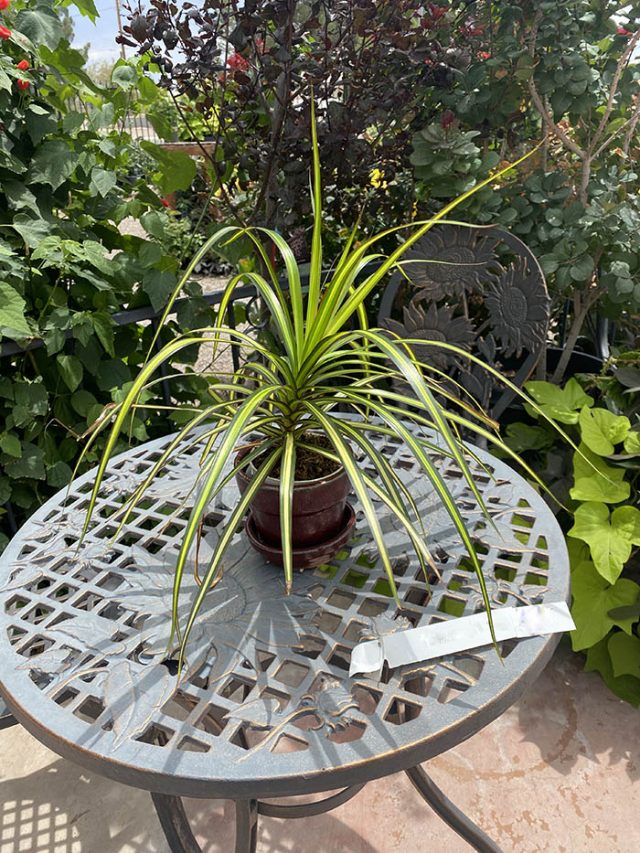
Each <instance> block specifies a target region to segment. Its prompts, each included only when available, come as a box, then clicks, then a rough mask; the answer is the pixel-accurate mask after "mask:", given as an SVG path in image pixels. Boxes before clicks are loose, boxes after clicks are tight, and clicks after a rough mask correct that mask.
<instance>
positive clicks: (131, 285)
mask: <svg viewBox="0 0 640 853" xmlns="http://www.w3.org/2000/svg"><path fill="white" fill-rule="evenodd" d="M57 8H58V5H57V4H53V7H52V4H51V3H37V2H36V3H33V2H21V0H15V2H14V3H12V5H11V7H10V9H9V10H6V11H5V12H4V13H3V19H2V20H3V25H4V26H6V27H7V28H8V29H10V30H11V37H10V38H8V39H6V40H4V41H2V42H1V43H0V115H2V117H3V121H4V125H3V129H2V133H1V134H0V335H1V340H2V344H1V346H2V348H3V352H4V353H5V355H4V357H2V358H1V359H0V365H1V377H2V378H1V379H0V425H1V426H0V524H1V525H2V528H1V531H0V547H3V546H4V544H6V538H7V535H8V534H9V532H10V528H11V525H10V524H9V519H8V517H7V511H6V510H7V506H8V505H9V504H11V506H12V508H13V512H14V515H15V518H14V519H13V522H14V523H17V524H20V523H21V521H22V520H24V519H25V518H26V517H27V516H28V515H29V513H30V512H32V511H33V510H34V509H35V508H36V507H37V506H38V505H39V504H40V503H41V502H42V501H43V500H44V499H46V498H47V497H48V496H49V495H50V494H52V493H53V492H54V491H55V490H57V489H59V488H60V487H62V486H64V485H65V484H66V483H67V482H68V481H69V478H70V477H71V474H72V470H73V467H74V464H75V462H76V460H77V458H78V455H79V451H80V446H81V437H82V436H83V435H85V434H86V433H87V432H88V431H90V430H91V427H92V424H93V423H94V421H95V420H96V418H97V417H98V416H99V414H100V413H101V412H102V409H103V407H104V406H105V404H108V403H109V402H112V401H117V400H118V399H120V397H121V395H122V393H123V390H124V389H126V387H127V383H128V382H129V381H130V380H131V379H132V377H133V376H134V375H135V373H136V371H137V368H138V365H139V364H140V363H141V362H142V360H143V359H144V356H145V354H146V351H147V349H148V346H149V342H150V339H151V328H150V327H148V326H147V327H143V326H129V327H122V326H116V325H114V323H113V320H112V315H113V313H114V312H117V311H121V310H123V309H126V308H136V307H140V306H144V305H151V306H153V308H155V309H160V308H161V307H162V306H163V305H164V304H165V301H166V298H167V296H168V295H169V294H170V293H171V292H172V290H173V289H174V287H175V283H176V280H177V278H176V273H177V270H178V265H179V264H178V259H177V258H176V257H174V256H172V255H171V254H168V253H167V251H166V249H165V246H166V245H167V225H168V223H169V221H170V219H171V217H172V216H173V214H171V213H170V212H169V213H168V212H167V211H165V209H164V207H163V206H162V204H161V199H160V195H159V194H158V192H157V191H156V190H154V189H153V188H152V187H150V186H149V185H148V180H147V179H146V178H138V179H136V180H134V182H133V184H132V183H131V182H130V181H129V180H128V179H127V175H128V173H129V169H130V165H131V161H132V152H133V151H134V147H135V146H134V143H133V142H132V140H131V139H130V138H129V136H128V135H127V134H126V133H124V132H123V129H122V128H123V126H124V119H125V117H126V115H127V113H128V111H129V110H130V109H131V108H132V107H131V105H132V101H133V99H132V93H133V91H134V88H135V87H136V85H137V83H138V81H139V80H140V78H141V75H140V73H139V70H138V66H137V64H136V63H124V62H122V61H120V62H119V63H117V64H116V67H115V69H114V72H113V76H112V83H113V88H110V89H107V90H102V89H100V88H99V87H97V86H96V85H95V84H94V83H93V82H92V81H91V80H90V79H89V77H88V76H87V75H86V73H85V71H84V57H83V55H82V54H81V53H80V52H78V51H76V50H74V49H73V48H72V47H71V46H70V45H69V44H68V42H66V41H65V40H64V38H63V37H62V27H61V25H60V22H59V20H58V17H57V15H56V9H57ZM78 8H79V9H80V11H81V12H83V13H86V12H87V10H89V12H90V13H92V10H93V4H92V3H91V2H86V0H85V2H83V3H79V4H78ZM25 62H26V63H28V66H29V67H28V69H26V70H25V68H24V64H25ZM18 63H22V68H19V67H18ZM19 80H24V81H25V83H21V84H20V86H18V81H19ZM26 83H28V85H26ZM71 96H74V97H73V100H71ZM153 97H154V91H153V84H152V83H151V81H146V82H145V84H144V85H143V86H142V89H141V90H140V92H138V94H137V99H136V101H137V102H139V103H141V106H140V108H142V106H143V103H142V102H143V101H144V99H145V98H147V100H149V99H152V98H153ZM73 104H77V105H78V106H77V107H74V106H73ZM143 145H144V147H145V149H146V152H147V154H148V155H149V156H151V157H152V158H154V163H155V164H156V168H160V169H166V157H165V156H164V152H162V151H161V150H160V149H158V146H151V145H149V144H147V143H143ZM192 169H193V170H195V167H194V166H193V163H192V161H191V160H190V159H189V158H184V159H182V158H181V157H180V156H179V155H178V156H177V157H176V158H175V168H173V169H171V170H169V174H168V175H165V174H163V175H162V176H161V180H160V181H159V184H160V185H161V189H162V191H163V192H165V191H167V190H168V191H171V190H173V189H179V188H184V187H186V186H188V184H189V182H190V181H191V179H192V177H193V171H192ZM126 217H134V218H141V221H142V223H143V225H144V227H145V229H146V231H147V238H141V237H135V236H130V235H124V234H122V233H121V232H120V231H119V229H118V225H119V224H120V223H121V222H122V220H123V219H125V218H126ZM168 230H169V231H171V227H169V229H168ZM171 239H173V238H171ZM190 288H191V293H192V297H193V298H192V303H191V304H190V312H191V315H192V316H193V314H194V312H196V313H197V312H198V311H200V312H205V310H206V305H205V303H204V301H203V300H202V299H201V297H200V295H199V288H197V286H196V285H190ZM209 317H210V312H209ZM190 319H192V317H191V318H190ZM174 328H175V325H174ZM168 334H171V330H169V332H168ZM14 342H17V344H18V346H16V345H15V343H14ZM37 343H42V344H43V345H42V346H39V347H38V348H29V347H30V346H32V345H33V344H37ZM21 346H22V347H24V346H26V347H27V350H26V351H25V350H24V349H20V347H21ZM7 352H8V353H9V354H8V355H7V354H6V353H7ZM200 385H202V382H200V383H198V382H196V381H195V380H193V379H191V378H189V377H184V378H180V379H179V381H178V380H176V382H175V383H174V386H173V392H174V393H175V394H176V395H177V396H178V397H182V399H185V398H187V399H189V398H190V396H193V395H195V394H197V393H199V387H200ZM157 399H158V398H151V399H150V400H148V404H149V405H151V406H153V404H154V402H157ZM166 428H167V426H166V423H165V421H164V418H163V416H162V415H161V414H159V413H158V411H156V410H155V409H153V408H152V409H150V410H143V411H142V413H138V414H136V416H135V417H134V419H133V422H132V424H131V430H132V434H133V437H134V438H135V439H136V440H143V439H146V438H148V437H149V436H151V435H153V434H155V433H157V432H158V431H159V430H160V429H162V430H166ZM96 450H97V449H96ZM95 458H96V454H95V453H92V454H90V456H89V457H88V458H87V460H86V464H87V465H91V464H92V463H93V462H94V460H95Z"/></svg>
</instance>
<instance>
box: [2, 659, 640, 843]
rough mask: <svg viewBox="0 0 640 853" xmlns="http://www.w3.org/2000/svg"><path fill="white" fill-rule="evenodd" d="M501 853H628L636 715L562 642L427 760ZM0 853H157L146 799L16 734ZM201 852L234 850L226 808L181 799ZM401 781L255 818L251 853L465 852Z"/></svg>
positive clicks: (638, 795)
mask: <svg viewBox="0 0 640 853" xmlns="http://www.w3.org/2000/svg"><path fill="white" fill-rule="evenodd" d="M429 768H430V772H431V773H432V775H433V777H434V779H435V781H436V782H437V783H438V784H439V785H440V786H441V787H442V788H443V789H444V791H445V792H446V793H447V794H449V795H450V796H451V797H452V799H454V800H455V801H456V802H457V804H458V805H459V806H461V807H462V808H463V809H464V810H465V811H466V812H467V813H468V814H469V815H470V816H471V817H473V818H474V819H475V820H477V821H478V823H480V825H481V826H482V827H483V828H484V829H485V830H486V831H487V832H488V833H489V834H490V835H491V836H492V837H493V838H494V839H495V840H496V841H497V842H498V844H500V845H501V847H502V848H503V850H504V851H505V853H511V851H514V853H515V851H517V853H533V852H534V851H552V853H564V852H565V851H566V852H567V853H578V851H589V852H590V853H591V851H593V853H632V851H633V853H636V851H638V850H640V821H639V820H638V815H639V814H640V713H639V712H638V710H636V709H633V708H632V707H630V706H629V705H626V704H624V703H623V702H620V701H619V700H617V699H616V698H615V697H614V696H612V695H611V694H610V693H608V691H607V690H606V688H605V687H604V685H603V684H602V683H601V681H600V679H599V677H598V676H597V675H595V674H590V673H583V672H581V671H580V668H579V663H578V661H577V659H576V658H575V657H574V656H572V655H571V654H570V652H569V651H568V649H567V648H566V647H565V646H563V647H561V648H560V650H559V651H558V653H557V654H556V656H555V658H554V660H553V661H552V662H551V664H550V665H549V666H548V668H547V670H546V672H545V673H544V674H543V676H542V677H541V678H540V679H539V681H538V682H537V683H536V684H535V685H534V686H533V687H532V688H531V689H530V690H529V692H528V693H527V694H526V695H525V696H524V697H523V698H522V699H521V700H520V701H519V702H518V703H517V704H516V705H515V706H514V707H513V708H511V709H510V710H509V711H508V712H507V713H506V714H505V715H503V717H501V718H500V719H499V720H497V721H495V722H494V723H493V724H492V725H491V726H489V727H488V728H486V729H485V730H484V731H482V732H481V733H479V734H477V735H475V736H474V737H472V738H471V739H470V740H468V741H467V742H466V743H464V744H461V745H460V746H459V747H458V748H457V749H455V750H453V751H451V752H449V753H447V754H446V755H444V756H441V757H439V758H437V759H435V760H434V761H432V762H431V763H430V765H429ZM0 808H1V809H2V814H1V817H0V853H18V851H20V853H23V851H33V853H36V851H37V853H167V851H168V847H167V844H166V842H165V841H164V838H163V835H162V831H161V829H160V825H159V823H158V821H157V819H156V816H155V813H154V811H153V807H152V805H151V801H150V799H149V797H148V795H147V794H146V793H145V792H143V791H137V790H133V789H131V788H127V787H124V786H121V785H118V784H117V783H115V782H111V781H109V780H107V779H103V778H102V777H100V776H97V775H93V774H89V773H86V772H84V771H83V770H82V769H81V768H79V767H77V766H75V765H74V764H71V763H70V762H67V761H64V760H63V759H61V758H58V757H57V756H56V755H54V754H53V753H51V752H49V751H48V750H47V749H45V748H44V747H43V746H41V745H40V744H39V743H38V742H37V741H35V740H34V739H33V738H32V737H31V736H30V735H28V734H27V732H26V731H25V730H24V729H22V728H21V727H16V728H13V729H8V730H6V731H3V732H0ZM188 811H189V814H190V816H191V819H192V823H193V826H194V827H195V829H196V832H197V834H198V836H199V838H200V842H201V844H202V847H203V850H204V851H205V853H229V851H232V850H233V805H232V804H231V803H229V802H224V801H219V802H216V803H204V802H203V801H199V800H192V801H189V802H188ZM469 849H470V848H469V847H467V845H466V844H465V843H464V842H463V841H462V840H461V839H459V838H458V836H456V835H455V834H454V833H453V832H451V831H450V830H449V829H448V828H447V827H446V826H445V825H444V824H443V823H442V822H441V821H440V820H439V819H438V818H437V817H436V816H435V815H434V814H433V813H432V812H430V810H429V809H428V808H427V806H426V805H425V804H423V803H422V801H421V799H420V798H419V797H418V795H417V794H416V793H415V792H414V790H413V789H412V787H411V785H410V784H409V781H408V780H407V778H406V777H405V776H404V774H397V775H395V776H391V777H389V778H387V779H383V780H378V781H376V782H372V783H370V784H369V785H368V786H367V787H366V788H365V789H364V790H363V791H362V792H360V794H358V795H357V796H356V797H355V799H353V800H351V801H350V802H349V803H346V804H345V805H344V806H341V807H340V808H338V809H336V810H335V811H333V812H331V813H329V814H326V815H321V816H319V817H315V818H308V819H306V820H301V821H288V822H284V821H280V820H274V819H266V818H263V819H262V820H261V829H260V836H259V844H258V850H259V853H289V851H300V853H330V851H331V853H400V851H403V853H413V851H425V852H426V851H435V853H439V851H446V853H465V851H467V850H469Z"/></svg>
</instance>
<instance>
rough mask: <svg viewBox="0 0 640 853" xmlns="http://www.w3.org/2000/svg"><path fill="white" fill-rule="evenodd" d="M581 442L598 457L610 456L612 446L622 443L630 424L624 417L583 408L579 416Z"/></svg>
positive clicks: (612, 450)
mask: <svg viewBox="0 0 640 853" xmlns="http://www.w3.org/2000/svg"><path fill="white" fill-rule="evenodd" d="M578 422H579V424H580V432H581V435H582V440H583V441H584V443H585V444H586V445H587V447H588V448H589V450H592V451H593V452H594V453H597V454H599V455H600V456H611V455H612V453H613V452H614V450H615V447H614V445H616V444H620V442H621V441H624V439H625V437H626V435H627V433H628V432H629V429H630V428H631V423H630V422H629V418H625V417H624V415H614V414H613V413H612V412H610V411H609V410H608V409H600V408H595V409H590V408H588V407H587V406H584V407H583V408H582V409H581V410H580V416H579V421H578Z"/></svg>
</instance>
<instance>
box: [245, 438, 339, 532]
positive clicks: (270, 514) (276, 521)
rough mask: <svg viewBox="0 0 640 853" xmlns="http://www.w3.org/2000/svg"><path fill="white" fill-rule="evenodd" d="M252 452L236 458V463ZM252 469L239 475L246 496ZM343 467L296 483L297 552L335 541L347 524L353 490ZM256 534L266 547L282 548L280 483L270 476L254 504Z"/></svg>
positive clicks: (294, 488)
mask: <svg viewBox="0 0 640 853" xmlns="http://www.w3.org/2000/svg"><path fill="white" fill-rule="evenodd" d="M247 452H248V450H244V451H241V452H240V453H238V455H237V456H236V463H237V462H238V461H239V460H240V459H242V456H243V455H244V454H245V453H247ZM251 473H252V472H251V470H250V468H249V469H247V468H243V469H242V470H241V471H238V472H237V473H236V482H237V483H238V488H239V489H240V492H241V493H242V494H244V492H245V490H246V488H247V486H248V485H249V483H250V482H251ZM350 488H351V486H350V483H349V478H348V477H347V474H346V472H345V470H344V469H343V468H340V469H338V470H337V471H335V472H334V473H333V474H329V476H327V477H320V478H318V479H317V480H296V481H295V482H294V484H293V518H292V535H291V540H292V542H291V544H292V546H293V548H294V549H301V548H307V547H311V546H315V545H320V544H322V543H324V542H326V541H328V540H330V539H334V538H335V537H336V535H337V534H338V533H339V532H340V531H341V529H342V528H343V527H344V524H345V508H346V504H347V495H348V494H349V491H350ZM251 518H252V521H253V528H254V530H255V533H256V534H257V535H258V537H260V538H261V539H262V540H263V541H264V542H265V544H268V545H273V546H279V545H280V481H279V480H276V479H274V478H272V477H268V478H267V480H266V482H265V483H264V485H263V486H262V487H261V488H260V489H259V491H258V493H257V494H256V496H255V497H254V499H253V501H252V502H251Z"/></svg>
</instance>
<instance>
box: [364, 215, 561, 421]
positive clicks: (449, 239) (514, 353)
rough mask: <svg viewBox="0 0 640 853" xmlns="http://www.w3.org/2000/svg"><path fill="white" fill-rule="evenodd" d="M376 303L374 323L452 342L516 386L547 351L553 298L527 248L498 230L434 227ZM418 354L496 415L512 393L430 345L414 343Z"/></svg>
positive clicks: (467, 363) (421, 337) (454, 388)
mask: <svg viewBox="0 0 640 853" xmlns="http://www.w3.org/2000/svg"><path fill="white" fill-rule="evenodd" d="M404 260H405V261H406V262H407V263H406V264H405V265H404V267H403V271H402V272H400V271H398V272H396V273H395V274H394V276H393V277H392V279H391V281H390V282H389V284H388V286H387V288H386V290H385V292H384V294H383V296H382V299H381V302H380V310H379V312H378V325H379V326H380V327H381V328H386V329H388V330H389V331H391V332H394V333H395V334H398V335H400V336H401V337H404V338H408V339H411V340H413V341H415V340H424V341H442V342H445V343H449V344H455V345H456V347H459V348H460V349H462V350H465V351H467V352H472V353H473V354H474V355H477V356H479V357H480V358H481V359H482V360H483V361H486V362H488V363H489V364H490V365H492V366H493V367H494V368H496V369H497V370H499V371H500V373H501V374H502V375H504V376H506V377H508V378H509V379H510V380H511V381H512V382H513V383H514V384H515V385H517V386H518V387H521V386H522V385H523V384H524V383H525V382H526V380H527V379H528V378H529V377H530V376H531V374H532V373H533V371H534V370H535V368H536V366H537V365H538V363H539V362H540V360H541V358H542V356H543V355H544V353H545V346H546V342H547V332H548V328H549V312H550V299H549V294H548V292H547V286H546V283H545V280H544V275H543V273H542V270H541V269H540V265H539V264H538V261H537V260H536V258H535V256H534V255H533V253H532V252H531V250H530V249H529V248H528V247H527V246H526V245H525V244H524V243H523V242H522V241H521V240H519V239H518V238H517V237H514V236H513V234H510V233H509V232H508V231H505V230H504V229H502V228H498V227H495V226H492V227H487V228H483V227H478V226H470V227H464V226H458V225H440V226H435V227H434V228H433V229H432V230H431V231H429V232H428V233H427V234H425V235H424V237H422V238H421V239H420V240H419V241H418V242H417V243H416V244H415V246H413V247H412V248H411V249H410V250H409V251H407V254H406V255H405V258H404ZM412 349H413V350H414V352H415V354H416V357H417V358H418V359H419V360H420V361H421V362H423V363H425V364H431V365H433V367H434V368H436V369H437V370H440V371H442V372H443V373H444V374H446V375H447V376H449V377H451V379H452V380H454V381H452V382H451V384H450V387H449V388H448V390H449V391H453V392H454V393H458V394H460V388H459V386H458V385H456V383H459V385H461V386H462V387H463V388H464V389H465V390H466V391H468V392H469V393H470V394H471V395H472V397H473V398H474V399H475V400H476V401H477V402H478V403H479V404H480V405H481V406H482V407H483V408H484V409H485V411H487V413H488V414H490V415H491V416H492V417H493V418H498V417H499V416H500V415H501V414H502V413H503V412H504V410H505V409H506V407H507V406H508V405H509V404H510V403H511V402H512V400H513V399H514V397H515V392H513V391H509V390H508V389H505V388H504V387H498V386H497V385H496V383H495V382H494V381H493V380H492V378H491V376H490V374H488V373H487V372H486V371H483V370H482V368H481V367H479V366H477V365H474V364H472V363H471V362H470V361H469V360H467V359H465V358H464V357H463V356H460V355H458V354H456V353H453V352H451V351H446V350H444V349H439V348H438V347H436V346H434V345H433V344H428V343H425V344H424V345H421V344H416V343H413V344H412Z"/></svg>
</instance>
